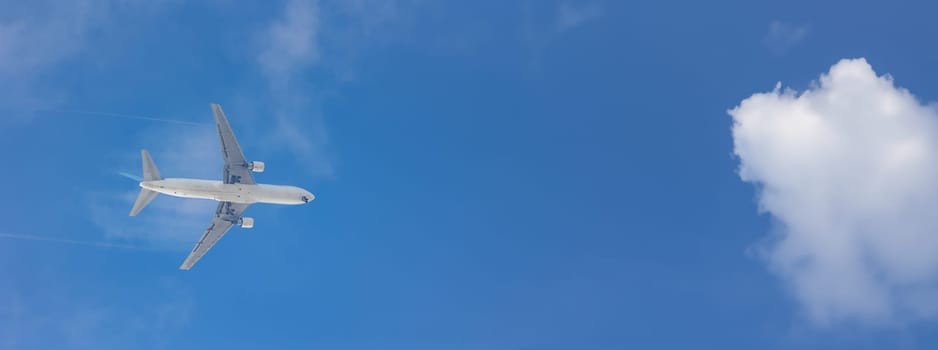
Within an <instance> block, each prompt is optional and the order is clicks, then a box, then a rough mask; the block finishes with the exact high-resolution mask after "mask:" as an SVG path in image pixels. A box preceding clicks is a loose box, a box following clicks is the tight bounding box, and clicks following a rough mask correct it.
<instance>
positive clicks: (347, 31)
mask: <svg viewBox="0 0 938 350" xmlns="http://www.w3.org/2000/svg"><path fill="white" fill-rule="evenodd" d="M415 3H416V1H402V0H355V1H337V2H326V1H316V0H287V1H286V2H285V3H284V5H283V10H282V11H281V12H280V13H279V15H278V16H277V17H276V18H273V19H271V21H270V22H269V23H268V24H267V25H266V26H264V28H263V29H262V30H261V31H259V33H257V35H256V37H257V38H258V40H257V41H258V43H259V44H258V45H257V48H258V51H257V54H256V57H257V59H256V62H257V64H258V68H259V70H260V72H261V73H262V74H263V76H264V78H265V79H266V80H267V83H268V87H269V95H270V99H271V106H272V110H271V111H270V112H271V114H272V116H273V119H274V120H273V125H274V129H273V131H272V133H271V134H270V135H269V137H268V140H269V141H270V142H269V143H270V144H272V145H275V146H277V147H278V148H279V149H283V150H287V151H290V152H291V153H293V155H294V156H296V157H297V158H298V159H299V163H300V164H301V165H303V166H306V167H307V168H308V170H309V171H310V173H311V174H312V175H317V176H323V177H332V176H334V175H335V169H334V167H333V160H332V154H331V152H330V149H329V145H330V141H329V133H328V132H327V128H326V120H325V116H324V115H323V114H322V110H321V103H322V101H323V100H324V99H325V97H324V96H323V95H325V94H326V93H327V92H328V91H330V90H334V89H335V88H336V85H337V84H341V83H342V82H344V81H346V79H347V78H349V77H351V76H354V73H353V71H354V69H353V68H351V64H352V62H355V60H356V59H357V58H358V55H360V54H361V53H362V52H364V51H367V50H368V48H369V45H377V44H378V43H381V42H384V41H385V40H386V39H387V38H389V37H390V36H391V35H392V34H391V33H394V32H395V31H394V30H393V29H392V28H393V27H395V25H397V24H399V23H401V21H403V20H404V19H406V18H409V17H408V15H406V13H407V12H409V11H408V10H407V9H411V8H412V7H413V5H414V4H415ZM324 14H329V16H330V17H324ZM326 47H328V48H329V49H331V51H328V50H326ZM312 71H319V72H322V73H324V74H323V76H324V77H325V78H321V79H319V80H311V79H309V78H308V77H309V76H310V74H309V73H310V72H312Z"/></svg>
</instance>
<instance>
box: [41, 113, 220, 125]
mask: <svg viewBox="0 0 938 350" xmlns="http://www.w3.org/2000/svg"><path fill="white" fill-rule="evenodd" d="M33 112H37V113H68V114H78V115H86V116H99V117H112V118H121V119H130V120H146V121H153V122H161V123H169V124H180V125H191V126H210V125H214V124H211V123H197V122H190V121H185V120H178V119H170V118H160V117H154V116H146V115H135V114H124V113H111V112H95V111H83V110H74V109H36V110H33Z"/></svg>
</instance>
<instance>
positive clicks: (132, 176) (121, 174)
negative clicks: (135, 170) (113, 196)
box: [117, 171, 143, 181]
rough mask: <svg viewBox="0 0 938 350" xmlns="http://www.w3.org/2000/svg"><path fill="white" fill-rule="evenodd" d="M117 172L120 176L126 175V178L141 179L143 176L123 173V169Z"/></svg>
mask: <svg viewBox="0 0 938 350" xmlns="http://www.w3.org/2000/svg"><path fill="white" fill-rule="evenodd" d="M117 174H118V175H120V176H123V177H126V178H128V179H131V180H134V181H143V178H142V177H139V176H137V175H134V174H128V173H125V172H123V171H121V172H118V173H117Z"/></svg>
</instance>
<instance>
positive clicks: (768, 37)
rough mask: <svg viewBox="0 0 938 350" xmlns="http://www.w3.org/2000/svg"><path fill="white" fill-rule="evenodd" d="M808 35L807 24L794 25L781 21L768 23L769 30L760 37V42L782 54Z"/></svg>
mask: <svg viewBox="0 0 938 350" xmlns="http://www.w3.org/2000/svg"><path fill="white" fill-rule="evenodd" d="M807 36H808V26H807V25H796V24H791V23H786V22H782V21H772V23H769V31H768V33H766V34H765V37H763V38H762V44H763V45H765V46H766V47H768V48H769V50H772V52H774V53H776V54H782V53H785V52H787V51H788V50H789V49H791V48H792V47H794V46H795V45H798V44H799V43H801V41H803V40H804V39H805V37H807Z"/></svg>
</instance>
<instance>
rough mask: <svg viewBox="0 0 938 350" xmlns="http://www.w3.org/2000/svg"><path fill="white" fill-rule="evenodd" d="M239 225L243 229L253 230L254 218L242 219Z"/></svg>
mask: <svg viewBox="0 0 938 350" xmlns="http://www.w3.org/2000/svg"><path fill="white" fill-rule="evenodd" d="M238 225H240V226H241V228H253V227H254V218H244V217H243V218H241V219H239V220H238Z"/></svg>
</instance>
